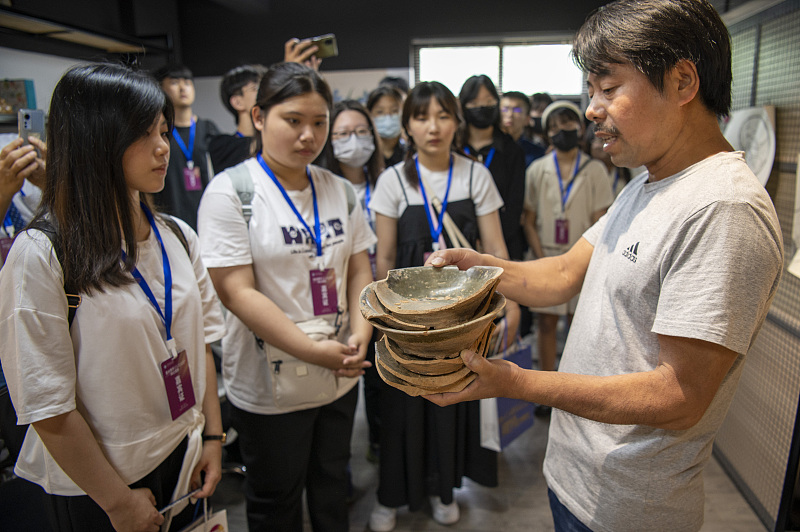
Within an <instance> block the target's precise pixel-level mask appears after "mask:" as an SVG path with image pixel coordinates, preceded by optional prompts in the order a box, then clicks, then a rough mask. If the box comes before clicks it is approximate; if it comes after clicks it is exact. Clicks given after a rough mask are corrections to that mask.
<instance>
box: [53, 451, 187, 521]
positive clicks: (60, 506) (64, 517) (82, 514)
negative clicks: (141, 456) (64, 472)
mask: <svg viewBox="0 0 800 532" xmlns="http://www.w3.org/2000/svg"><path fill="white" fill-rule="evenodd" d="M186 446H187V440H186V439H184V440H183V441H182V442H181V444H180V445H178V447H176V448H175V450H174V451H172V453H171V454H170V455H169V456H168V457H167V459H166V460H164V461H163V462H161V464H159V466H158V467H157V468H155V470H153V471H152V472H151V473H150V474H148V475H147V476H146V477H144V478H142V479H141V480H139V481H137V482H135V483H133V484H131V485H130V488H131V489H137V488H149V489H150V491H152V492H153V496H155V498H156V507H157V508H159V509H160V508H163V507H164V506H166V505H167V504H169V502H170V498H171V497H172V492H173V491H174V490H175V485H176V484H177V483H178V475H179V474H180V471H181V465H182V464H183V456H184V455H185V454H186ZM47 498H48V502H49V504H48V507H49V508H48V509H49V512H50V519H51V521H52V523H53V529H54V530H58V531H59V532H85V531H88V530H91V531H92V532H106V531H108V532H114V527H113V526H111V520H110V519H109V518H108V515H107V514H106V513H105V512H104V511H103V509H102V508H100V506H99V505H98V504H97V503H96V502H94V501H93V500H92V498H91V497H89V496H88V495H81V496H74V497H68V496H62V495H48V496H47ZM193 515H194V506H193V505H191V504H190V505H189V506H188V507H187V508H185V509H184V510H183V511H182V512H181V513H180V514H178V515H176V516H174V517H173V518H172V524H171V525H170V530H180V529H181V528H183V527H184V526H186V525H188V524H189V523H191V521H192V517H193Z"/></svg>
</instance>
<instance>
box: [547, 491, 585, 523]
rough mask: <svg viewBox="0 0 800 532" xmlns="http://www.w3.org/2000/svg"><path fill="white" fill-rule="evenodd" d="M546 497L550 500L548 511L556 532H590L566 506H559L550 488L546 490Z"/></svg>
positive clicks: (559, 502)
mask: <svg viewBox="0 0 800 532" xmlns="http://www.w3.org/2000/svg"><path fill="white" fill-rule="evenodd" d="M547 497H548V498H549V499H550V511H551V512H552V513H553V524H555V526H556V532H592V529H591V528H589V527H588V526H586V525H584V524H583V523H581V522H580V521H579V520H578V518H577V517H575V516H574V515H573V514H572V512H570V511H569V510H568V509H567V507H566V506H564V505H563V504H561V501H559V500H558V497H556V494H555V493H553V490H551V489H550V488H547Z"/></svg>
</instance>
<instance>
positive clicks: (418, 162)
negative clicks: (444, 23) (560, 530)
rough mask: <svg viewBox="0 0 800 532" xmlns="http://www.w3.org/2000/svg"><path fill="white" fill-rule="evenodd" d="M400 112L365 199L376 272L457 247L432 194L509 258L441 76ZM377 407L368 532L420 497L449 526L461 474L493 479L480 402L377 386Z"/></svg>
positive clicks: (495, 206) (515, 312)
mask: <svg viewBox="0 0 800 532" xmlns="http://www.w3.org/2000/svg"><path fill="white" fill-rule="evenodd" d="M402 117H403V118H402V123H403V128H404V129H405V132H406V134H407V135H408V139H409V151H408V153H406V156H405V160H404V161H403V162H401V163H398V164H396V165H394V166H392V167H391V168H388V169H387V170H385V171H384V172H383V174H381V177H380V178H379V179H378V185H377V187H376V189H375V194H374V196H373V198H372V201H371V202H370V208H371V209H372V210H373V211H374V212H375V213H376V220H375V225H376V233H377V236H378V251H377V267H378V278H379V279H383V278H385V277H386V275H387V272H388V271H389V270H390V269H393V268H405V267H409V266H422V265H423V264H424V263H425V259H426V257H427V256H428V255H429V254H430V253H431V252H433V251H435V250H438V249H444V248H449V247H453V246H455V245H456V242H453V241H451V240H450V239H451V236H452V235H448V233H447V232H446V231H443V229H442V218H441V217H440V216H437V213H436V211H435V210H434V208H433V206H432V205H431V204H430V201H431V198H432V197H433V196H434V195H435V196H437V197H438V198H439V199H440V200H441V201H442V204H443V205H444V210H445V211H446V212H447V213H448V214H449V215H450V216H451V217H452V219H453V221H454V222H455V225H456V226H458V228H459V229H460V230H461V232H462V233H463V235H464V237H465V238H466V240H467V241H468V242H469V243H470V244H471V245H472V246H475V245H476V244H477V241H478V240H479V239H480V241H481V242H482V244H483V248H484V250H485V251H486V252H487V253H491V254H493V255H496V256H498V257H503V258H508V251H507V250H506V246H505V242H504V240H503V232H502V226H501V224H500V216H499V210H500V208H501V207H502V206H503V200H502V198H501V197H500V194H499V193H498V191H497V187H496V186H495V184H494V181H493V180H492V176H491V174H490V173H489V171H488V170H487V169H486V168H485V167H484V166H483V165H482V164H480V163H478V162H476V161H474V160H472V159H469V158H467V157H465V156H463V155H461V154H460V153H458V152H457V151H456V150H455V135H456V131H457V130H458V127H459V125H460V124H461V121H462V119H461V111H460V110H459V107H458V102H457V100H456V99H455V97H454V96H453V94H452V93H451V92H450V91H449V90H448V89H447V88H446V87H445V86H444V85H442V84H441V83H438V82H425V83H420V84H418V85H416V86H415V87H414V89H413V90H412V91H411V93H410V95H409V97H408V99H407V100H406V102H405V104H404V106H403V115H402ZM428 186H430V187H431V188H430V189H429V188H428ZM426 210H428V213H426ZM508 315H509V320H511V321H514V320H518V318H519V307H517V306H516V305H515V304H512V305H511V306H510V307H508ZM380 412H381V418H382V419H384V420H386V421H385V422H384V423H383V424H382V433H381V446H380V448H381V457H380V483H379V487H378V500H377V503H376V506H375V508H374V509H373V512H372V514H371V516H370V528H371V529H372V530H373V531H375V532H379V531H388V530H392V529H393V528H394V527H395V524H396V509H397V508H398V507H400V506H404V505H408V506H409V508H410V509H411V510H417V509H419V508H420V507H421V506H422V505H423V503H424V501H425V500H426V499H429V500H430V504H431V507H432V510H433V517H434V519H435V520H436V521H437V522H439V523H442V524H452V523H455V522H456V521H458V519H459V517H460V511H459V508H458V504H457V502H456V500H455V497H454V493H453V490H454V489H455V488H458V487H460V486H461V479H462V477H463V476H468V477H470V478H472V479H473V480H475V481H476V482H479V483H480V484H483V485H486V486H495V485H497V456H496V453H494V452H493V451H488V450H486V449H483V448H482V447H481V446H480V419H479V405H478V403H477V402H473V403H466V404H463V405H459V406H458V407H457V408H455V409H453V408H438V407H436V406H433V405H432V404H430V403H428V402H426V401H425V400H424V399H421V398H420V397H410V396H408V395H406V394H405V393H404V392H401V391H399V390H397V389H395V388H392V387H391V386H389V385H388V384H385V383H382V390H381V406H380Z"/></svg>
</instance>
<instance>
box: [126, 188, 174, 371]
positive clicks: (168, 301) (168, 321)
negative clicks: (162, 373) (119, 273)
mask: <svg viewBox="0 0 800 532" xmlns="http://www.w3.org/2000/svg"><path fill="white" fill-rule="evenodd" d="M140 205H141V206H142V210H143V211H144V214H145V216H147V221H148V222H150V227H152V228H153V232H154V233H155V235H156V239H158V244H159V245H160V246H161V258H162V260H163V266H164V312H163V313H162V312H161V307H159V306H158V301H157V300H156V296H154V295H153V291H152V290H150V286H148V284H147V281H145V280H144V277H142V274H141V273H140V272H139V269H138V268H135V267H134V268H133V271H132V272H131V273H132V274H133V278H134V279H135V280H136V282H137V283H139V286H140V287H141V288H142V291H143V292H144V295H146V296H147V299H149V300H150V303H151V304H152V305H153V308H155V309H156V312H158V315H159V316H160V317H161V320H162V321H163V322H164V329H166V333H167V347H168V348H169V350H170V352H171V353H172V356H176V355H177V353H176V352H175V341H174V340H173V339H172V270H171V269H170V266H169V257H168V256H167V250H166V248H165V247H164V241H163V240H161V233H160V232H159V231H158V227H157V226H156V221H155V219H154V218H153V213H151V212H150V209H148V208H147V205H145V204H144V203H140ZM122 260H126V255H125V251H124V250H123V251H122Z"/></svg>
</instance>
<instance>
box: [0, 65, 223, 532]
mask: <svg viewBox="0 0 800 532" xmlns="http://www.w3.org/2000/svg"><path fill="white" fill-rule="evenodd" d="M172 119H173V112H172V105H171V103H170V102H169V100H168V99H167V97H166V96H165V94H164V93H163V92H162V90H161V89H160V88H159V86H158V85H157V84H156V83H155V82H154V81H153V80H152V79H151V78H150V77H149V76H147V75H145V74H142V73H137V72H134V71H132V70H130V69H128V68H126V67H123V66H116V65H105V64H90V65H86V66H77V67H73V68H71V69H70V70H68V71H67V73H66V74H64V76H63V77H62V78H61V80H60V81H59V83H58V85H57V86H56V88H55V91H54V93H53V97H52V101H51V107H50V114H49V122H48V131H47V133H48V135H47V142H48V150H47V164H46V170H45V182H44V188H43V194H42V200H41V204H40V209H39V212H38V213H37V215H36V217H35V219H34V220H33V222H32V223H31V225H30V226H29V227H28V228H27V230H25V231H23V232H20V233H19V234H18V235H17V238H16V241H15V242H14V245H13V246H12V248H11V251H10V253H9V256H8V261H7V262H6V264H5V266H4V267H3V269H2V270H1V271H0V292H2V293H3V294H6V295H7V296H4V297H2V298H0V336H1V337H2V338H3V342H2V344H0V358H2V363H3V371H4V372H5V375H6V379H7V381H8V388H9V392H10V395H11V399H12V401H13V403H14V407H15V408H16V411H17V414H18V416H19V422H20V423H29V424H31V427H30V428H29V429H28V431H27V434H26V436H25V440H24V443H23V447H22V451H21V453H20V457H19V460H18V461H17V466H16V469H15V472H16V474H17V475H18V476H20V477H22V478H25V479H27V480H29V481H31V482H34V483H36V484H39V485H40V486H41V487H42V488H44V490H45V491H46V492H47V493H48V494H49V495H48V510H49V513H50V515H51V518H52V521H53V525H54V528H55V529H56V530H92V531H95V530H97V531H112V530H150V531H153V532H155V531H157V530H159V528H161V530H177V529H180V528H182V527H183V526H185V525H186V524H187V523H188V522H189V521H191V519H192V515H193V508H186V506H187V504H188V498H187V499H185V500H184V501H183V502H181V503H179V504H178V505H177V506H175V507H174V508H173V509H172V510H168V511H166V512H164V511H162V512H159V509H160V508H163V507H165V506H167V504H169V503H170V502H171V501H176V500H178V499H180V498H181V497H183V496H184V495H187V494H188V493H190V492H193V496H194V497H201V498H202V497H209V496H210V495H211V494H213V493H214V490H215V487H216V485H217V483H218V482H219V480H220V478H221V464H220V460H221V454H222V441H223V439H224V435H223V433H222V423H221V420H220V410H219V399H218V397H217V383H216V372H215V371H214V362H213V359H212V356H211V349H210V346H209V344H210V343H211V342H213V341H215V340H217V339H219V338H221V337H222V335H223V333H224V325H223V322H222V315H221V312H220V309H219V304H218V302H217V299H216V296H215V294H214V288H213V286H212V284H211V281H210V279H209V278H208V274H207V272H206V270H205V268H204V266H203V264H202V262H201V260H200V253H199V249H198V242H197V236H196V235H195V233H194V231H193V230H192V229H191V228H190V227H189V226H188V225H187V224H186V223H184V222H183V221H181V220H178V219H173V218H171V217H168V216H164V215H161V214H159V213H158V212H157V211H155V210H154V209H153V207H152V205H150V202H149V201H148V199H147V196H148V195H149V194H152V193H155V192H158V191H159V190H161V189H162V188H163V187H164V178H165V175H166V172H167V161H168V159H169V154H170V149H169V130H170V128H171V126H172ZM86 139H93V141H92V142H86ZM12 295H13V296H12ZM76 307H77V308H76ZM201 473H203V474H204V475H205V476H204V477H201ZM195 490H199V491H195ZM184 508H186V509H185V510H184ZM182 510H183V511H182ZM170 523H171V524H170Z"/></svg>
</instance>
